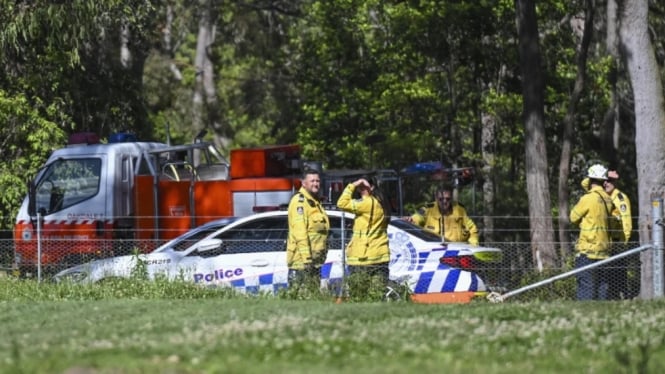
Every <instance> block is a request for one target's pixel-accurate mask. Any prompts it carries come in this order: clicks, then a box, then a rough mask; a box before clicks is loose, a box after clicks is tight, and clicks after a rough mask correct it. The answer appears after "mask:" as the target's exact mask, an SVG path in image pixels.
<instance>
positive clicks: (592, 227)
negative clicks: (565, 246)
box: [570, 164, 612, 300]
mask: <svg viewBox="0 0 665 374" xmlns="http://www.w3.org/2000/svg"><path fill="white" fill-rule="evenodd" d="M587 177H588V178H589V187H590V188H589V189H588V191H587V193H586V194H584V195H583V196H582V197H581V198H580V200H579V201H578V203H577V204H576V205H575V206H574V207H573V209H572V210H571V211H570V222H571V223H572V224H574V225H578V226H579V228H580V235H579V238H578V240H577V243H576V244H575V250H576V252H577V253H576V255H575V268H576V269H579V268H582V267H584V266H587V265H590V264H593V263H595V262H598V261H601V260H604V259H606V258H608V257H609V255H610V236H609V225H610V222H611V220H612V217H611V214H612V199H611V198H610V196H609V195H608V194H607V192H606V191H605V188H604V184H605V181H606V180H607V168H605V167H604V166H603V165H600V164H596V165H593V166H591V167H590V168H589V170H588V172H587ZM608 275H609V274H608V271H607V268H606V267H596V268H593V269H591V270H588V271H584V272H581V273H578V274H577V299H578V300H605V299H607V297H608V287H609V279H608Z"/></svg>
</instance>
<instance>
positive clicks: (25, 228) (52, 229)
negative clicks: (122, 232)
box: [14, 219, 112, 264]
mask: <svg viewBox="0 0 665 374" xmlns="http://www.w3.org/2000/svg"><path fill="white" fill-rule="evenodd" d="M110 226H111V225H110V224H105V223H102V224H101V225H100V223H98V222H97V221H96V220H92V219H72V220H67V221H62V222H49V229H46V230H43V231H42V233H41V235H42V240H43V241H42V253H41V256H42V257H41V262H42V263H43V264H58V263H63V262H65V263H66V262H67V261H69V259H68V257H70V258H71V257H81V258H83V257H84V256H86V255H92V256H97V257H102V256H108V255H112V252H111V251H112V248H111V246H110V244H109V240H108V239H110V237H111V235H110V234H111V233H112V229H111V227H110ZM14 230H15V233H14V235H15V237H19V238H21V240H19V241H17V242H16V251H17V253H20V254H21V256H22V257H23V261H24V262H25V263H30V264H36V263H37V251H36V248H37V237H36V235H37V233H36V229H35V227H33V225H32V223H30V222H25V223H20V224H17V225H16V226H15V229H14ZM79 261H80V260H79Z"/></svg>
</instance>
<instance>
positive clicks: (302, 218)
mask: <svg viewBox="0 0 665 374" xmlns="http://www.w3.org/2000/svg"><path fill="white" fill-rule="evenodd" d="M320 188H321V178H320V175H319V172H318V171H316V170H311V169H307V170H305V171H304V172H303V177H302V186H301V187H300V189H299V190H298V193H296V194H295V195H293V197H292V198H291V201H290V202H289V211H288V221H289V236H288V240H287V245H286V263H287V266H288V268H289V283H291V282H294V283H299V282H303V281H304V280H305V279H307V278H313V277H315V276H318V275H320V269H321V265H323V263H324V262H325V261H326V257H327V255H328V248H327V241H328V233H329V231H330V220H329V219H328V215H327V214H326V211H325V209H324V208H323V206H322V205H321V202H320V200H319V198H318V193H319V190H320Z"/></svg>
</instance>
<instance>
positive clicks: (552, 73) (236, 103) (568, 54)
mask: <svg viewBox="0 0 665 374" xmlns="http://www.w3.org/2000/svg"><path fill="white" fill-rule="evenodd" d="M584 5H585V3H584V2H583V1H581V0H575V1H570V2H561V1H552V2H538V4H537V6H538V8H537V13H538V17H539V19H538V21H539V27H540V35H541V38H540V45H541V52H542V55H543V56H542V57H543V58H542V61H543V70H544V71H545V82H546V97H545V105H546V107H545V114H546V132H547V139H548V141H547V154H548V155H549V157H550V158H551V159H550V160H549V164H550V165H557V164H558V162H556V159H557V158H558V157H559V156H558V155H559V154H560V151H561V149H560V147H561V141H560V139H561V123H562V120H563V118H564V115H565V113H566V111H567V107H568V104H569V103H568V99H569V95H570V92H571V91H572V88H573V84H574V79H575V75H576V72H577V70H576V69H577V68H576V66H575V59H576V53H577V45H578V44H579V35H580V32H579V28H578V26H579V25H580V17H582V16H583V11H582V10H583V8H584ZM204 6H209V7H210V10H211V14H212V15H213V22H214V26H215V30H216V32H215V35H214V37H215V39H214V40H213V41H212V43H211V44H210V45H208V46H207V48H206V52H207V55H208V57H209V59H210V60H211V61H212V63H213V64H214V72H213V73H214V78H215V89H216V91H217V102H216V104H215V105H216V106H215V107H212V106H213V105H211V107H206V108H204V110H205V111H207V113H214V114H216V115H218V117H219V119H220V120H219V128H208V130H209V135H208V138H209V139H208V140H210V139H212V140H215V141H216V142H217V145H220V146H222V147H223V148H224V151H225V152H228V150H229V148H233V147H246V146H257V145H264V144H276V143H299V144H300V145H301V146H302V149H303V156H304V157H305V158H307V159H315V160H320V161H323V162H324V166H325V167H326V168H328V169H330V168H395V169H398V170H399V169H401V168H403V167H404V166H406V165H410V164H412V163H415V162H425V161H441V162H443V163H444V164H445V165H447V166H457V167H465V166H471V167H475V168H477V169H479V168H480V167H482V166H484V165H483V162H484V161H483V158H482V152H483V151H487V150H483V149H481V142H480V138H481V130H482V126H483V118H484V117H483V116H485V115H489V116H492V118H494V119H495V121H496V125H497V126H496V134H495V139H494V141H493V142H492V144H491V145H490V146H489V147H490V148H491V151H492V152H493V153H494V154H495V156H496V157H495V159H494V161H493V162H494V164H493V165H489V166H490V168H491V172H490V173H489V175H488V177H489V178H492V181H493V182H494V188H495V191H494V194H495V196H497V199H496V201H495V202H494V206H492V207H485V206H484V203H485V202H484V200H483V198H482V196H481V194H480V193H478V192H479V191H482V183H483V180H481V179H479V180H478V181H477V183H475V184H473V185H469V186H468V187H465V189H466V190H463V191H462V192H461V197H462V198H463V199H464V202H465V203H467V205H468V206H469V205H471V204H469V202H470V201H473V203H474V204H477V209H474V210H475V211H474V212H473V213H475V214H478V215H479V216H480V215H483V214H485V213H486V212H489V211H492V212H494V214H496V215H497V216H500V217H508V218H509V219H501V220H496V223H495V229H496V230H497V231H498V232H499V233H501V235H504V234H505V235H504V236H506V237H509V239H512V240H518V241H519V240H525V239H526V237H525V235H521V234H518V233H524V232H526V231H525V229H526V228H527V227H528V220H526V219H525V218H524V217H528V207H527V204H526V202H527V199H526V198H525V196H524V191H525V190H526V188H525V186H526V183H525V180H526V175H525V166H524V165H525V159H524V142H525V138H524V132H523V129H522V125H521V123H522V116H521V112H522V98H521V93H520V92H521V90H520V86H521V72H520V71H519V69H518V66H519V64H518V55H517V37H516V27H515V13H514V2H510V1H506V0H486V1H466V0H465V1H430V0H428V1H419V2H413V1H411V2H403V1H378V0H368V1H358V0H335V1H318V0H317V1H300V0H297V1H270V2H265V1H251V2H247V1H217V2H201V1H184V0H170V1H161V0H149V1H138V0H122V1H121V0H72V1H64V2H63V1H45V0H37V1H26V0H21V1H9V0H0V24H2V25H3V27H2V29H0V57H2V60H3V62H4V63H5V69H4V70H3V71H2V72H0V93H1V94H2V96H0V100H2V101H3V103H1V104H0V105H1V106H2V107H1V108H0V123H1V124H2V126H0V135H2V136H3V137H2V139H6V141H5V142H4V143H2V146H0V152H2V156H3V161H1V162H0V187H1V188H3V191H5V193H4V194H3V197H2V199H0V214H2V215H3V216H4V217H8V220H12V219H13V217H14V216H15V212H16V210H17V209H18V206H19V204H20V201H21V198H22V196H24V194H25V183H24V182H25V180H24V178H25V177H26V176H30V175H33V174H34V173H35V172H36V168H37V167H38V165H40V164H42V163H43V161H44V160H45V159H46V157H47V156H48V154H49V152H50V150H51V149H53V148H54V147H56V146H58V145H60V144H63V142H64V139H65V137H66V135H67V134H69V133H71V132H73V131H82V130H87V131H94V132H97V133H99V134H100V135H102V137H104V136H107V135H109V134H110V133H112V132H115V131H118V130H124V129H128V130H132V131H134V132H136V133H137V134H138V135H139V137H140V138H142V139H153V140H160V141H166V140H167V139H169V138H170V140H171V141H172V142H174V143H183V142H189V141H191V140H192V139H193V138H194V135H195V133H196V132H197V131H198V129H194V128H193V126H192V118H194V117H195V116H196V115H199V113H195V110H196V109H195V108H194V106H193V105H192V95H193V92H194V89H195V85H196V78H197V77H198V76H199V75H200V74H201V73H202V69H201V67H200V66H199V67H197V66H194V65H195V62H194V61H195V51H196V45H197V42H198V40H197V33H198V28H199V21H200V17H201V14H202V10H203V9H204V8H203V7H204ZM649 6H650V12H651V13H650V15H649V17H650V18H649V26H650V30H652V33H651V35H652V38H653V39H654V41H653V44H654V48H655V55H656V58H657V61H658V63H659V66H660V68H661V76H663V72H665V70H663V66H665V64H663V61H665V57H664V56H665V52H664V45H665V44H664V43H663V42H662V39H663V38H662V35H665V32H663V30H664V29H665V22H663V17H659V15H660V14H662V13H663V4H661V3H660V2H653V1H652V2H650V4H649ZM605 11H606V8H605V6H604V4H598V6H597V8H596V20H597V23H596V25H595V26H594V28H595V29H594V38H593V45H592V46H591V48H590V55H589V60H588V66H587V74H588V76H587V82H588V83H587V87H586V89H585V91H584V94H583V97H582V98H581V101H580V103H579V107H578V108H577V113H578V115H577V117H576V118H575V123H574V126H575V134H576V136H575V142H574V144H573V161H572V165H571V166H572V168H571V178H570V181H569V183H568V187H569V188H570V190H571V191H572V192H573V193H571V197H573V198H574V197H575V192H576V191H578V190H579V189H578V181H579V178H580V176H581V172H582V170H584V169H585V166H587V164H588V163H589V162H590V161H591V160H596V159H601V160H602V159H603V157H609V158H610V159H608V160H602V161H603V162H607V163H610V164H612V166H615V167H617V168H618V169H619V171H620V174H621V175H622V181H621V186H620V187H621V189H622V190H623V191H624V192H625V193H626V194H627V195H628V196H629V197H630V198H631V199H632V200H633V201H637V187H636V184H637V183H636V179H637V169H636V166H635V160H636V153H635V146H634V140H635V126H634V111H633V109H632V108H633V105H634V103H633V101H632V99H631V97H632V96H631V94H632V92H631V89H630V85H629V84H628V82H627V80H626V71H625V67H624V66H623V65H622V64H621V63H620V62H619V61H614V60H613V59H612V58H611V57H610V56H609V55H608V53H607V48H606V46H605V45H604V36H605V35H604V33H605V30H606V25H605V24H604V23H605V22H606V18H605V15H604V13H605ZM125 31H126V32H127V33H126V34H123V32H125ZM122 35H129V43H127V45H126V47H127V49H126V50H125V51H129V54H130V55H131V61H129V62H128V63H127V62H123V61H122V60H121V59H120V56H121V51H123V49H122V47H123V45H122V44H121V40H122V38H121V36H122ZM615 78H616V82H617V90H618V91H617V93H618V95H619V102H620V106H619V112H618V115H619V123H620V127H619V128H618V129H617V133H616V134H613V135H614V136H615V137H616V139H614V140H612V142H615V143H616V145H614V144H607V143H608V139H607V136H606V135H607V129H604V128H603V126H604V124H603V116H604V114H605V112H606V110H607V107H608V103H609V100H610V87H611V85H610V83H611V82H612V81H613V80H614V79H615ZM19 112H20V113H19ZM7 121H9V122H7ZM26 121H27V123H26V125H25V126H18V125H16V124H22V123H24V122H26ZM40 121H45V122H44V123H41V122H40ZM5 123H11V127H7V126H6V125H5ZM8 134H9V135H8ZM221 138H225V139H229V141H227V142H222V141H220V139H221ZM5 143H6V145H5ZM608 150H612V152H609V154H610V156H607V154H608ZM549 173H550V178H549V179H550V181H552V183H551V184H552V185H551V186H549V188H550V189H551V190H554V186H556V182H558V181H557V180H556V177H557V176H558V170H557V169H556V168H551V170H549ZM471 188H473V190H471ZM476 193H478V196H477V195H476ZM551 196H556V194H551ZM413 200H414V201H418V202H422V201H426V200H427V199H426V197H424V196H416V197H413ZM552 203H553V205H554V206H556V203H557V202H556V201H553V202H552ZM474 207H475V205H474ZM490 208H491V209H490ZM636 208H637V206H636ZM635 215H639V211H637V209H636V211H635ZM517 221H519V223H516V222H517ZM10 224H11V223H5V224H4V227H7V226H9V225H10ZM511 225H514V226H511ZM502 239H503V238H502Z"/></svg>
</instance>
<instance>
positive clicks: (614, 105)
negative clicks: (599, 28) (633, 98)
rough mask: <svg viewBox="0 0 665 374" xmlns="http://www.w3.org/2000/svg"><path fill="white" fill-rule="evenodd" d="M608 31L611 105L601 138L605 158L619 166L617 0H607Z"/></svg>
mask: <svg viewBox="0 0 665 374" xmlns="http://www.w3.org/2000/svg"><path fill="white" fill-rule="evenodd" d="M606 14H607V32H606V35H605V47H606V48H607V53H608V54H609V55H610V56H611V57H612V64H611V66H610V71H609V72H608V77H607V80H608V82H609V85H610V105H609V107H608V108H607V111H605V115H604V116H603V126H602V127H601V132H600V139H601V145H602V147H601V150H602V155H603V158H604V159H605V160H607V161H608V163H609V164H610V165H614V166H615V167H616V166H618V163H619V161H620V160H618V159H617V155H618V154H619V152H617V150H618V148H619V136H620V134H621V131H620V130H621V126H620V124H619V99H620V97H619V92H618V90H617V79H618V67H619V22H618V16H619V14H618V6H617V3H616V1H615V0H608V1H607V12H606Z"/></svg>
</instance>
